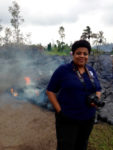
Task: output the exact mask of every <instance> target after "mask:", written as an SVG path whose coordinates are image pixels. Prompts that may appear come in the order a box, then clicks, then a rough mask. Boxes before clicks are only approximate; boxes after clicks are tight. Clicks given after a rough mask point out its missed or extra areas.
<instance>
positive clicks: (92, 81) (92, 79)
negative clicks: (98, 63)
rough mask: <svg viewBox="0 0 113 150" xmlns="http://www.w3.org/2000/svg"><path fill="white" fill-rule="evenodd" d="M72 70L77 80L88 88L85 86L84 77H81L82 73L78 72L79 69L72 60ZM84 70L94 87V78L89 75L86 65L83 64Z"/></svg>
mask: <svg viewBox="0 0 113 150" xmlns="http://www.w3.org/2000/svg"><path fill="white" fill-rule="evenodd" d="M73 71H74V72H75V73H76V74H77V76H78V78H79V80H80V81H81V83H82V84H83V85H84V87H85V89H86V90H88V89H87V87H86V83H85V81H84V78H83V77H82V75H81V74H80V72H79V70H78V67H77V66H76V65H75V64H74V62H73ZM85 71H86V73H87V74H88V77H89V79H90V81H91V84H92V86H93V88H94V89H96V86H95V82H94V78H93V76H92V75H91V73H90V71H89V70H88V68H87V67H86V66H85Z"/></svg>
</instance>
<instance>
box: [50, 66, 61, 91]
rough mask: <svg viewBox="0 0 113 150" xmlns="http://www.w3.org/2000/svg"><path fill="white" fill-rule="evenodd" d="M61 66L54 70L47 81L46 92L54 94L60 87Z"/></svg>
mask: <svg viewBox="0 0 113 150" xmlns="http://www.w3.org/2000/svg"><path fill="white" fill-rule="evenodd" d="M61 68H62V67H61V66H60V67H59V68H57V69H56V70H55V72H54V73H53V75H52V77H51V79H50V81H49V84H48V86H47V90H48V91H51V92H54V93H57V92H58V91H59V89H60V87H61V86H60V85H61V72H62V71H61Z"/></svg>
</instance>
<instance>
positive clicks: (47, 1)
mask: <svg viewBox="0 0 113 150" xmlns="http://www.w3.org/2000/svg"><path fill="white" fill-rule="evenodd" d="M16 1H17V2H18V4H19V5H20V11H21V16H23V18H24V19H25V22H24V24H23V25H22V30H23V32H31V34H32V41H34V42H35V43H36V42H38V43H41V42H42V43H48V42H51V41H55V40H57V39H58V38H59V35H58V28H59V27H60V26H61V25H63V26H64V27H65V33H66V37H65V41H66V42H67V41H68V42H70V41H74V40H76V39H77V38H79V37H80V35H81V34H82V31H83V29H84V28H85V27H86V26H87V25H89V26H90V27H91V29H92V31H93V32H98V31H100V30H102V31H103V32H104V33H105V36H106V38H107V39H108V40H109V41H113V40H112V39H113V34H112V25H113V19H112V16H113V1H112V0H16ZM11 2H12V0H0V4H1V5H0V19H1V20H2V23H4V24H6V25H8V23H9V22H10V18H11V16H10V14H9V12H8V7H9V6H11V5H12V3H11Z"/></svg>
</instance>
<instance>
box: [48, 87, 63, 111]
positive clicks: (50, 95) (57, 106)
mask: <svg viewBox="0 0 113 150" xmlns="http://www.w3.org/2000/svg"><path fill="white" fill-rule="evenodd" d="M46 94H47V95H48V98H49V100H50V102H51V103H52V105H53V107H54V108H55V110H56V111H57V112H60V111H61V107H60V104H59V102H58V100H57V97H56V94H55V93H54V92H51V91H48V90H47V91H46Z"/></svg>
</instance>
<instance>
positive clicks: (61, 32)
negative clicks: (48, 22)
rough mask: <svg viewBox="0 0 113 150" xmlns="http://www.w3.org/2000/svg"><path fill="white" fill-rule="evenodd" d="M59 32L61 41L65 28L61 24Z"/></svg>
mask: <svg viewBox="0 0 113 150" xmlns="http://www.w3.org/2000/svg"><path fill="white" fill-rule="evenodd" d="M58 32H59V34H60V37H61V39H62V42H63V39H64V37H65V33H64V32H65V29H64V27H63V26H61V27H60V28H59V31H58Z"/></svg>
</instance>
